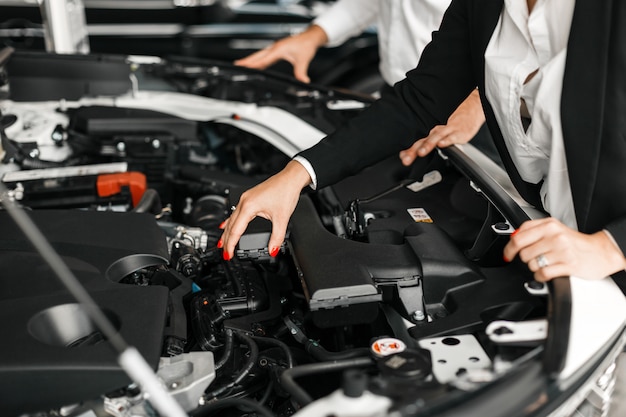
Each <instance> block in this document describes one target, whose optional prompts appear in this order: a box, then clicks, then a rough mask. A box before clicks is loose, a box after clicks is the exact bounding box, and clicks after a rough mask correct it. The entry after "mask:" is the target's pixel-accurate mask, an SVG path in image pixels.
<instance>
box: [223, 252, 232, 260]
mask: <svg viewBox="0 0 626 417" xmlns="http://www.w3.org/2000/svg"><path fill="white" fill-rule="evenodd" d="M222 258H224V260H225V261H230V258H231V256H230V254H229V253H228V252H226V251H224V252H223V253H222Z"/></svg>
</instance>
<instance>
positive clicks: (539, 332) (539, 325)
mask: <svg viewBox="0 0 626 417" xmlns="http://www.w3.org/2000/svg"><path fill="white" fill-rule="evenodd" d="M486 333H487V336H488V337H489V339H490V340H491V341H492V342H493V343H496V344H499V345H514V346H535V345H538V344H539V343H541V342H543V341H544V340H545V339H546V337H547V336H548V321H547V320H546V319H537V320H528V321H518V322H514V321H506V320H497V321H494V322H491V323H490V324H489V325H488V326H487V329H486Z"/></svg>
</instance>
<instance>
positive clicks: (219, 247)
mask: <svg viewBox="0 0 626 417" xmlns="http://www.w3.org/2000/svg"><path fill="white" fill-rule="evenodd" d="M222 246H224V242H223V241H222V239H220V240H218V241H217V248H218V249H222Z"/></svg>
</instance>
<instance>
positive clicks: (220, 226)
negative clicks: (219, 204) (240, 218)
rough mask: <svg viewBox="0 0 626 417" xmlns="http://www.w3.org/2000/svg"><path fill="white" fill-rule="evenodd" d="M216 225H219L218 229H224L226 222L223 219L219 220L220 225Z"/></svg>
mask: <svg viewBox="0 0 626 417" xmlns="http://www.w3.org/2000/svg"><path fill="white" fill-rule="evenodd" d="M217 227H219V228H220V229H222V230H224V228H225V227H226V222H225V221H224V222H221V223H220V225H219V226H217Z"/></svg>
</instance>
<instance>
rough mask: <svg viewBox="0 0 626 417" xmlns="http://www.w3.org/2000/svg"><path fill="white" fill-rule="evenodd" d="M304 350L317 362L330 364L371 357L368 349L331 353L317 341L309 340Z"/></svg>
mask: <svg viewBox="0 0 626 417" xmlns="http://www.w3.org/2000/svg"><path fill="white" fill-rule="evenodd" d="M304 349H305V350H306V352H307V353H308V354H309V355H311V356H313V357H314V358H315V359H316V360H318V361H321V362H330V361H341V360H344V359H352V358H361V357H365V356H369V355H370V353H371V352H370V350H369V349H368V348H356V349H349V350H344V351H341V352H331V351H329V350H326V349H325V348H324V347H322V346H321V345H320V344H318V343H317V342H316V341H315V340H311V339H309V340H307V342H306V343H305V344H304Z"/></svg>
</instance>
